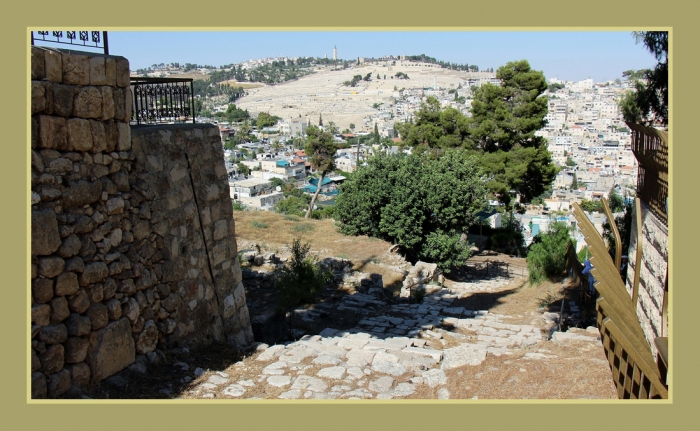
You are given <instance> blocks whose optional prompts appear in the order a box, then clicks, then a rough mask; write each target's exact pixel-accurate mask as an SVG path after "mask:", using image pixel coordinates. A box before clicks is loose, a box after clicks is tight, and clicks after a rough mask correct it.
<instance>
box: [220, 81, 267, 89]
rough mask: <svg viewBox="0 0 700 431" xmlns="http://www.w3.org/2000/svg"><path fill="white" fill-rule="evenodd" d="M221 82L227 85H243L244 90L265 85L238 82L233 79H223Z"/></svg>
mask: <svg viewBox="0 0 700 431" xmlns="http://www.w3.org/2000/svg"><path fill="white" fill-rule="evenodd" d="M221 84H227V85H230V86H231V87H243V89H244V90H247V89H250V88H260V87H264V86H265V85H263V84H251V83H250V82H238V81H235V80H231V81H223V82H221Z"/></svg>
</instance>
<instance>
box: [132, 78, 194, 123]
mask: <svg viewBox="0 0 700 431" xmlns="http://www.w3.org/2000/svg"><path fill="white" fill-rule="evenodd" d="M192 81H193V80H192V78H141V77H132V78H131V95H132V96H131V97H132V101H133V103H132V113H131V123H132V124H163V123H185V122H188V121H189V120H190V119H191V120H192V123H194V122H195V121H194V117H195V112H194V88H193V85H192Z"/></svg>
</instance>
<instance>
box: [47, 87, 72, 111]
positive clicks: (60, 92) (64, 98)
mask: <svg viewBox="0 0 700 431" xmlns="http://www.w3.org/2000/svg"><path fill="white" fill-rule="evenodd" d="M52 93H53V114H54V115H58V116H61V117H70V116H71V115H72V114H73V99H75V87H73V86H72V85H61V84H55V83H54V84H52Z"/></svg>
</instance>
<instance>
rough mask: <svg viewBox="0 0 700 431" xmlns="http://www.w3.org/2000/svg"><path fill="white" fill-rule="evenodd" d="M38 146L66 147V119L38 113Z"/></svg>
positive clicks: (60, 148)
mask: <svg viewBox="0 0 700 431" xmlns="http://www.w3.org/2000/svg"><path fill="white" fill-rule="evenodd" d="M38 117H39V139H38V142H37V144H38V147H39V148H55V149H59V150H67V149H68V130H67V128H66V119H65V118H63V117H56V116H53V115H39V116H38Z"/></svg>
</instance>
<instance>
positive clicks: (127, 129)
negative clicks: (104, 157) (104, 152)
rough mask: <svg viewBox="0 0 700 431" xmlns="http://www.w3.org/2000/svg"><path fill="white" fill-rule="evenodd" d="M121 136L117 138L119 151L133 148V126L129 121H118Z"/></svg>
mask: <svg viewBox="0 0 700 431" xmlns="http://www.w3.org/2000/svg"><path fill="white" fill-rule="evenodd" d="M116 125H117V131H118V134H119V138H118V140H117V148H116V149H117V151H128V150H130V149H131V126H129V123H123V122H121V121H119V122H117V123H116Z"/></svg>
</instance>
